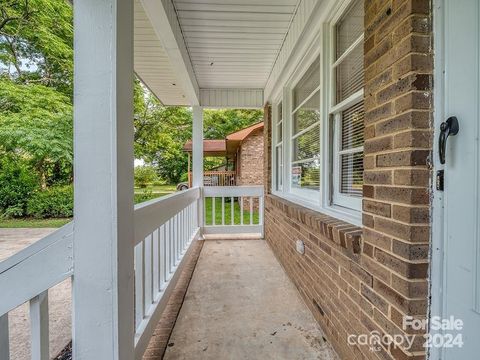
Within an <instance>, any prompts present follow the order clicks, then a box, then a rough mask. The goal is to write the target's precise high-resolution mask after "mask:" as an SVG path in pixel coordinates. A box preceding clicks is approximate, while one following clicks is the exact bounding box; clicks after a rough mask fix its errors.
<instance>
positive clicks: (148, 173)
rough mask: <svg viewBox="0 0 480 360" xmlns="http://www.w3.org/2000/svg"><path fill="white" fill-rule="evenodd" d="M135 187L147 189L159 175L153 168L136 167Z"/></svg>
mask: <svg viewBox="0 0 480 360" xmlns="http://www.w3.org/2000/svg"><path fill="white" fill-rule="evenodd" d="M134 178H135V186H138V187H140V188H146V187H147V185H148V184H151V183H153V182H154V181H156V180H157V173H156V171H155V169H154V168H153V167H152V166H137V167H135V173H134Z"/></svg>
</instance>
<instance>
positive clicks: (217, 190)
mask: <svg viewBox="0 0 480 360" xmlns="http://www.w3.org/2000/svg"><path fill="white" fill-rule="evenodd" d="M203 195H204V196H206V197H213V196H218V197H222V196H223V197H228V196H233V197H237V196H263V186H262V185H248V186H208V187H204V188H203Z"/></svg>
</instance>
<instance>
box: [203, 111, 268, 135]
mask: <svg viewBox="0 0 480 360" xmlns="http://www.w3.org/2000/svg"><path fill="white" fill-rule="evenodd" d="M262 119H263V112H262V111H261V110H248V109H220V110H213V109H206V110H205V111H204V118H203V131H204V136H205V139H224V138H225V137H226V136H227V135H228V134H231V133H232V132H235V131H238V130H241V129H243V128H246V127H248V126H250V125H252V124H255V123H258V122H260V121H262Z"/></svg>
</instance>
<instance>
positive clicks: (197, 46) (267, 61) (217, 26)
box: [134, 0, 317, 108]
mask: <svg viewBox="0 0 480 360" xmlns="http://www.w3.org/2000/svg"><path fill="white" fill-rule="evenodd" d="M316 3H317V1H312V0H308V1H301V0H281V1H275V0H261V1H253V0H247V1H226V0H221V1H218V0H215V1H213V0H202V1H199V2H191V1H185V0H162V1H155V0H136V1H135V22H134V27H135V44H134V45H135V56H134V58H135V65H134V66H135V72H136V73H137V75H138V76H139V77H140V78H141V80H142V81H143V82H144V83H145V84H146V85H147V87H149V89H150V90H151V91H152V92H153V93H154V94H155V95H156V96H157V97H158V98H159V99H160V101H161V102H162V103H163V104H165V105H186V106H201V107H209V108H261V107H263V105H264V103H265V102H266V99H265V94H264V89H265V88H267V87H269V84H270V83H271V82H272V77H275V74H276V72H278V70H276V69H278V68H279V67H281V66H283V64H284V63H285V61H286V59H285V56H282V49H284V48H285V46H290V45H292V44H293V43H294V41H293V42H292V40H296V38H295V36H296V37H297V38H298V34H299V33H300V32H301V31H302V29H303V27H304V26H305V24H306V22H307V19H308V17H309V16H308V12H309V11H310V10H311V9H312V8H313V7H314V6H315V4H316ZM300 20H301V21H300ZM292 26H294V28H292ZM292 32H294V33H295V34H294V35H295V36H294V37H293V39H292V40H288V38H289V34H291V33H292ZM290 37H292V36H291V35H290ZM287 40H288V43H287Z"/></svg>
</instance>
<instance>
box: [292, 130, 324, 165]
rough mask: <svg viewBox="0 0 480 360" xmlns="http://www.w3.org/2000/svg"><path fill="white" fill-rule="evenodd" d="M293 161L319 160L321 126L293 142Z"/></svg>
mask: <svg viewBox="0 0 480 360" xmlns="http://www.w3.org/2000/svg"><path fill="white" fill-rule="evenodd" d="M292 153H293V157H292V159H293V161H298V160H307V159H312V158H319V156H320V125H318V126H315V127H314V128H312V129H310V130H308V131H307V132H305V133H304V134H302V135H300V136H298V137H296V138H295V139H294V140H293V147H292Z"/></svg>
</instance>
